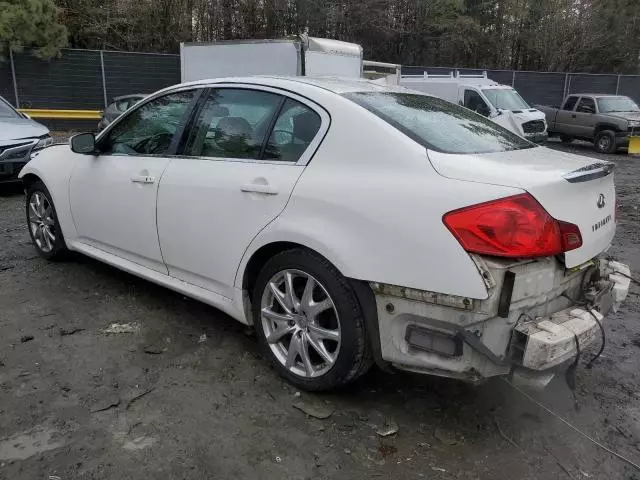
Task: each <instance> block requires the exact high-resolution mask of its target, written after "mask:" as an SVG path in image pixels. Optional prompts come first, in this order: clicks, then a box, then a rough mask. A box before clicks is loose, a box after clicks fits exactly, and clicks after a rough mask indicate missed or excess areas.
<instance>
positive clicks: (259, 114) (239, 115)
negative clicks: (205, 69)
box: [184, 88, 282, 159]
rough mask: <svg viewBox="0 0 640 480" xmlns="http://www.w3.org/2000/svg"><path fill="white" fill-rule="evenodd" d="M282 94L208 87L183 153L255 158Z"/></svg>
mask: <svg viewBox="0 0 640 480" xmlns="http://www.w3.org/2000/svg"><path fill="white" fill-rule="evenodd" d="M281 102H282V97H281V96H280V95H276V94H273V93H269V92H263V91H259V90H248V89H247V90H245V89H237V90H236V89H231V88H229V89H226V88H221V89H217V90H212V91H211V93H210V94H209V96H208V98H207V100H206V102H205V104H204V106H203V107H202V109H201V110H200V113H199V114H198V117H197V119H196V122H195V125H194V128H193V129H192V130H191V133H190V135H189V139H188V141H187V147H186V149H185V152H184V153H185V155H190V156H197V157H200V156H202V157H217V158H238V159H257V158H259V157H260V153H261V151H262V145H263V143H264V140H265V137H266V135H267V132H268V131H269V127H270V126H271V123H272V120H273V118H274V116H275V115H276V113H277V112H278V108H279V107H280V105H281Z"/></svg>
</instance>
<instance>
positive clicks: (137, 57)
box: [0, 49, 180, 129]
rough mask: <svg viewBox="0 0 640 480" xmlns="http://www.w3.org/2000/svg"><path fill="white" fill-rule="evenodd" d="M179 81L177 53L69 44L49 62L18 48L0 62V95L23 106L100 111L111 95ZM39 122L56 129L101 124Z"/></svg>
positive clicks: (58, 121) (93, 122)
mask: <svg viewBox="0 0 640 480" xmlns="http://www.w3.org/2000/svg"><path fill="white" fill-rule="evenodd" d="M179 82H180V56H179V55H167V54H158V53H131V52H115V51H106V50H105V51H102V50H75V49H65V50H62V53H61V55H60V57H59V58H55V59H53V60H49V61H45V60H39V59H37V58H35V57H33V56H31V55H28V54H15V53H14V54H12V55H10V57H9V61H8V62H5V63H1V64H0V95H1V96H3V97H4V98H5V99H6V100H8V101H9V102H11V103H12V104H13V105H14V106H16V107H17V108H25V109H52V110H56V109H57V110H74V109H78V110H102V109H104V108H105V107H106V106H107V105H108V104H109V103H110V102H111V101H112V99H113V97H117V96H119V95H125V94H128V93H152V92H154V91H156V90H159V89H161V88H164V87H167V86H169V85H173V84H176V83H179ZM39 120H40V119H39ZM40 121H42V122H43V123H45V124H47V125H48V126H50V127H51V128H55V129H65V128H67V127H69V128H71V127H73V128H78V127H79V126H80V125H81V124H84V125H82V126H83V127H84V126H86V127H89V126H95V124H96V123H97V122H95V121H91V122H86V121H78V120H72V121H68V120H67V121H65V120H59V119H56V120H47V119H43V120H40Z"/></svg>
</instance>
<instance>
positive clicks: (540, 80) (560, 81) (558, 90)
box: [402, 66, 640, 105]
mask: <svg viewBox="0 0 640 480" xmlns="http://www.w3.org/2000/svg"><path fill="white" fill-rule="evenodd" d="M452 70H454V69H453V68H442V67H440V68H430V67H415V66H411V67H402V74H403V75H422V74H423V73H424V72H428V73H430V74H442V73H445V74H446V73H449V72H451V71H452ZM457 70H458V71H459V72H460V73H461V74H482V72H487V76H488V77H489V78H490V79H492V80H494V81H496V82H498V83H501V84H504V85H511V86H512V87H513V88H515V89H516V90H518V92H519V93H520V95H522V97H523V98H524V99H525V100H526V101H527V102H528V103H529V104H531V105H560V104H561V103H562V100H563V99H564V97H566V96H567V95H569V94H571V93H609V94H614V95H626V96H628V97H630V98H633V99H634V100H635V101H636V103H640V75H616V74H600V73H561V72H530V71H521V70H471V69H463V68H460V69H457Z"/></svg>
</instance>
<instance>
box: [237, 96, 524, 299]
mask: <svg viewBox="0 0 640 480" xmlns="http://www.w3.org/2000/svg"><path fill="white" fill-rule="evenodd" d="M344 101H345V102H347V100H344ZM349 103H350V104H351V102H349ZM325 107H327V105H326V104H325ZM338 107H339V108H338ZM347 107H348V108H347ZM328 109H329V111H330V113H331V116H332V124H331V128H330V130H329V132H328V134H327V136H326V138H325V140H324V142H323V144H322V145H321V147H320V149H319V150H318V152H317V153H316V155H315V157H314V158H313V159H312V161H311V163H310V164H309V165H308V167H307V168H306V170H305V171H304V173H303V174H302V176H301V178H300V180H299V181H298V184H297V185H296V187H295V189H294V191H293V194H292V197H291V199H290V201H289V203H288V205H287V207H286V208H285V210H284V212H283V213H282V214H281V215H280V216H279V217H278V218H277V219H276V220H275V221H273V222H272V223H271V224H270V225H269V226H267V227H266V228H265V229H264V230H263V231H262V232H261V233H260V234H259V235H258V236H257V237H256V238H255V239H254V241H253V243H252V244H251V246H250V247H249V249H248V251H247V254H246V255H245V258H244V260H243V265H241V267H240V270H239V271H240V272H242V271H244V270H243V268H244V265H246V262H247V261H248V259H249V258H250V257H251V254H252V253H253V252H255V251H256V250H257V249H258V248H260V247H261V246H263V245H266V244H268V243H271V242H276V241H290V242H296V243H300V244H302V245H305V246H307V247H309V248H311V249H313V250H316V251H317V252H319V253H320V254H322V255H323V256H325V257H326V258H327V259H328V260H330V261H331V262H332V263H333V264H334V265H335V266H336V267H337V268H338V269H339V270H340V271H341V272H342V274H343V275H345V276H347V277H350V278H355V279H359V280H365V281H376V282H382V283H388V284H393V285H400V286H404V287H412V288H417V289H422V290H429V291H434V292H441V293H447V294H453V295H462V296H467V297H472V298H486V297H487V291H486V288H485V284H484V281H483V279H482V277H481V276H480V274H479V272H478V270H477V268H476V266H475V264H474V263H473V262H472V260H471V258H470V257H469V255H468V254H467V253H466V252H465V251H464V250H463V249H462V248H461V246H460V245H459V243H458V242H457V241H456V240H455V238H454V237H453V236H452V235H451V233H450V232H449V231H448V230H447V228H446V227H445V226H444V224H443V222H442V216H443V214H444V213H446V212H448V211H450V210H454V209H457V208H461V207H463V206H467V205H470V204H474V203H479V202H483V201H488V200H491V199H495V198H498V197H501V196H506V195H510V194H514V193H519V190H517V189H513V188H509V187H501V186H493V185H481V184H478V183H474V182H465V181H460V180H451V179H446V178H444V177H442V176H440V175H439V174H438V173H437V172H436V171H435V170H434V169H433V167H431V165H430V163H429V160H428V157H427V154H426V150H425V149H424V148H423V147H422V146H420V145H418V144H417V143H415V142H414V141H412V140H410V139H409V138H408V137H406V136H405V135H404V134H402V133H400V132H399V131H398V130H396V129H395V128H393V127H391V126H389V125H388V124H387V123H385V122H384V121H382V120H380V119H379V118H377V117H375V116H374V115H373V114H370V113H369V112H367V111H366V110H364V109H362V108H361V107H358V106H356V105H355V104H351V105H349V106H336V107H334V108H330V107H329V108H328ZM356 126H357V128H356ZM239 284H241V277H239V278H237V279H236V286H239Z"/></svg>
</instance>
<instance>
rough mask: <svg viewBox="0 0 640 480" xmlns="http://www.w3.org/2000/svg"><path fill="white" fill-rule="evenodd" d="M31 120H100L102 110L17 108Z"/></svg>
mask: <svg viewBox="0 0 640 480" xmlns="http://www.w3.org/2000/svg"><path fill="white" fill-rule="evenodd" d="M18 110H19V111H20V112H22V113H26V114H27V115H29V116H30V117H31V118H62V119H65V120H100V119H101V118H102V110H48V109H44V108H19V109H18Z"/></svg>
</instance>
